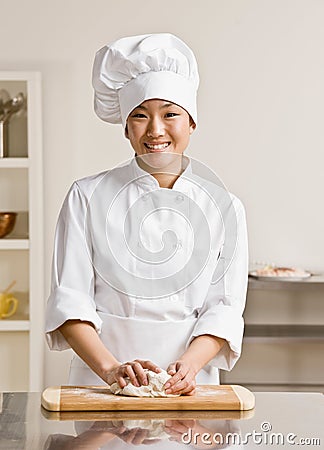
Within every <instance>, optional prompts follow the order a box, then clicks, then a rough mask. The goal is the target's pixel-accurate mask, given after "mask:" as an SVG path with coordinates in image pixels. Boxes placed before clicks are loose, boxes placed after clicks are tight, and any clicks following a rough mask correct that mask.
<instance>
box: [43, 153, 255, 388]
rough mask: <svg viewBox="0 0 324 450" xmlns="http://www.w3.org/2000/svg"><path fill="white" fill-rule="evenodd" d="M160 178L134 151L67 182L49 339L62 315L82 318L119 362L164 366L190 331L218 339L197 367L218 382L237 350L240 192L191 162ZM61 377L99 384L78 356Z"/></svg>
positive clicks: (55, 338) (243, 240)
mask: <svg viewBox="0 0 324 450" xmlns="http://www.w3.org/2000/svg"><path fill="white" fill-rule="evenodd" d="M188 161H189V163H187V166H186V168H185V170H184V171H183V172H182V174H181V176H180V177H179V178H178V179H177V180H176V182H175V183H174V185H173V188H172V189H165V188H161V187H160V186H159V184H158V182H157V180H156V179H155V178H154V177H153V176H152V175H151V174H149V173H148V172H146V171H144V170H143V169H142V168H141V167H140V166H139V165H138V164H137V161H136V158H133V159H132V160H131V161H130V162H128V163H126V164H124V165H122V166H119V167H116V168H114V169H112V170H110V171H106V172H102V173H100V174H97V175H94V176H90V177H86V178H83V179H81V180H78V181H76V182H74V183H73V185H72V187H71V188H70V190H69V192H68V194H67V196H66V198H65V201H64V203H63V206H62V209H61V212H60V214H59V218H58V223H57V228H56V233H55V242H54V254H53V264H52V286H51V293H50V296H49V299H48V303H47V310H46V338H47V342H48V345H49V347H50V349H52V350H64V349H68V348H69V344H68V343H67V341H66V340H65V339H64V337H63V335H62V334H61V332H60V331H59V327H60V326H61V325H62V324H63V323H64V322H66V321H67V320H81V321H87V322H91V323H92V324H93V326H94V328H95V329H96V331H97V332H98V335H99V336H100V339H101V340H102V342H103V343H104V344H105V345H106V347H107V348H108V349H109V351H111V353H112V354H113V355H114V356H115V357H116V358H117V360H119V361H122V362H125V361H129V360H133V359H136V358H139V359H149V360H151V361H153V362H154V363H156V364H157V365H159V366H160V367H162V368H164V369H166V368H167V367H168V365H169V364H170V363H171V362H173V361H175V360H176V359H178V358H179V357H180V356H181V354H182V353H183V352H184V351H185V350H186V348H187V347H188V346H189V344H190V342H191V341H192V340H193V339H194V338H195V337H197V336H200V335H204V334H209V335H213V336H217V337H219V338H223V339H224V340H225V344H224V345H223V347H222V348H221V350H220V351H219V353H218V354H217V355H216V357H215V358H214V359H213V360H211V361H210V362H209V363H208V364H207V365H206V366H205V367H204V368H203V369H202V370H201V371H200V372H199V374H198V375H197V377H196V380H197V382H198V383H203V384H217V383H218V382H219V376H218V369H225V370H230V369H231V368H232V367H233V366H234V364H235V363H236V361H237V359H238V358H239V356H240V353H241V344H242V337H243V327H244V324H243V317H242V314H243V310H244V306H245V299H246V289H247V273H248V249H247V230H246V221H245V212H244V208H243V205H242V203H241V202H240V200H239V199H238V198H237V197H235V196H234V195H232V194H228V192H226V190H225V189H224V188H223V187H221V186H219V185H217V184H215V183H213V182H212V181H208V180H206V179H204V178H202V177H200V176H198V175H197V174H195V173H194V171H193V170H192V164H191V162H190V160H189V159H188ZM69 383H70V384H103V381H102V380H101V379H100V378H99V377H98V376H97V375H96V374H95V373H94V372H92V371H91V369H90V368H89V367H88V366H87V365H86V364H85V363H84V362H83V361H82V360H81V359H80V358H79V357H78V356H77V355H74V357H73V360H72V363H71V369H70V377H69Z"/></svg>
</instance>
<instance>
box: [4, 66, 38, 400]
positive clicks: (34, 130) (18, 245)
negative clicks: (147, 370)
mask: <svg viewBox="0 0 324 450" xmlns="http://www.w3.org/2000/svg"><path fill="white" fill-rule="evenodd" d="M0 89H5V90H6V91H8V92H9V94H10V96H11V97H14V96H15V95H17V94H18V92H23V93H24V95H26V97H27V108H26V112H25V113H24V114H19V115H17V116H13V117H12V118H11V122H10V125H9V155H8V157H5V158H0V211H15V212H18V216H17V222H16V225H15V228H14V230H13V231H12V233H10V234H9V235H8V236H6V237H4V238H2V239H0V290H1V289H4V288H5V287H6V286H8V285H9V284H10V282H11V281H12V280H16V281H17V283H16V285H15V286H14V287H13V289H12V291H11V293H12V294H13V295H14V296H15V297H16V298H17V299H18V301H19V305H18V310H17V312H16V313H15V314H14V315H12V316H11V317H9V318H7V319H2V320H0V358H1V365H0V391H25V390H30V391H40V390H42V388H43V350H44V349H43V342H44V338H43V304H44V286H43V283H44V281H43V280H44V273H43V266H44V264H43V261H44V257H43V197H42V193H43V179H42V172H43V168H42V113H41V76H40V73H39V72H0Z"/></svg>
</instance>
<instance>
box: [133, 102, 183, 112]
mask: <svg viewBox="0 0 324 450" xmlns="http://www.w3.org/2000/svg"><path fill="white" fill-rule="evenodd" d="M169 106H176V105H175V104H174V103H164V104H163V105H162V106H160V109H162V108H169ZM135 109H144V110H145V111H147V108H146V106H142V105H139V106H136V108H135Z"/></svg>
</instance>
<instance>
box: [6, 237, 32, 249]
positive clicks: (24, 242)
mask: <svg viewBox="0 0 324 450" xmlns="http://www.w3.org/2000/svg"><path fill="white" fill-rule="evenodd" d="M28 249H29V239H26V238H11V239H7V238H2V239H0V250H28Z"/></svg>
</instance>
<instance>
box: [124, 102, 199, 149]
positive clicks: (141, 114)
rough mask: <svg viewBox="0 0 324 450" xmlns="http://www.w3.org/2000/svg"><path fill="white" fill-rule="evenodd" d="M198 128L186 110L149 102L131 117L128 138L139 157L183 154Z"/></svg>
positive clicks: (129, 118) (171, 105)
mask: <svg viewBox="0 0 324 450" xmlns="http://www.w3.org/2000/svg"><path fill="white" fill-rule="evenodd" d="M195 127H196V125H195V123H194V122H193V120H192V119H191V117H190V116H189V114H188V113H187V111H185V110H184V109H183V108H181V107H180V106H178V105H175V104H174V103H171V102H167V101H165V100H159V99H153V100H146V101H145V102H143V103H141V104H140V105H139V106H138V107H137V108H135V109H134V110H133V111H132V112H131V113H130V115H129V116H128V118H127V126H126V130H125V135H126V137H127V138H128V139H129V140H130V143H131V145H132V147H133V149H134V150H135V152H136V153H137V155H139V156H141V155H145V154H157V153H160V154H161V153H176V154H178V155H182V154H183V152H184V151H185V149H186V148H187V146H188V144H189V138H190V135H191V133H192V132H193V131H194V129H195Z"/></svg>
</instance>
